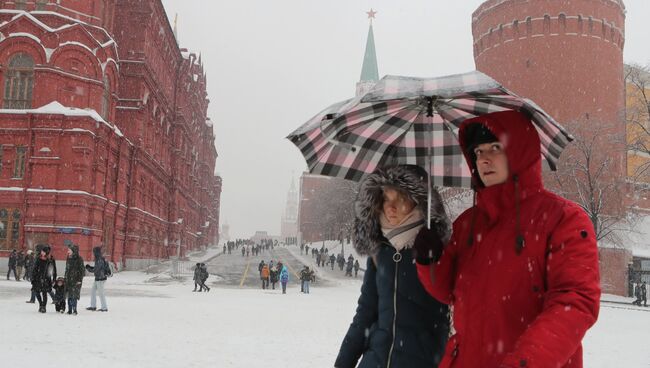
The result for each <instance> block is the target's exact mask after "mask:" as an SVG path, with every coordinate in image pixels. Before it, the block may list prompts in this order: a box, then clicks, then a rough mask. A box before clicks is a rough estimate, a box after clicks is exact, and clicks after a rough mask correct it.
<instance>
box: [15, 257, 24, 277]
mask: <svg viewBox="0 0 650 368" xmlns="http://www.w3.org/2000/svg"><path fill="white" fill-rule="evenodd" d="M24 268H25V255H24V254H23V251H22V250H20V251H18V254H16V271H17V272H18V273H17V274H16V275H17V278H16V280H18V281H20V280H22V279H23V269H24Z"/></svg>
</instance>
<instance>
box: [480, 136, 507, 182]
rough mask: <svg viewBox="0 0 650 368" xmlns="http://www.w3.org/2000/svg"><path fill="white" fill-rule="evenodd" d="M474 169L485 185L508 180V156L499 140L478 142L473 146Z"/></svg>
mask: <svg viewBox="0 0 650 368" xmlns="http://www.w3.org/2000/svg"><path fill="white" fill-rule="evenodd" d="M474 154H475V155H476V170H478V175H479V177H480V178H481V181H483V184H485V186H486V187H491V186H493V185H496V184H501V183H505V182H506V180H508V157H507V156H506V152H505V150H504V149H503V144H501V143H500V142H491V143H483V144H479V145H478V146H476V148H474Z"/></svg>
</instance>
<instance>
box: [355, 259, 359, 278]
mask: <svg viewBox="0 0 650 368" xmlns="http://www.w3.org/2000/svg"><path fill="white" fill-rule="evenodd" d="M359 267H360V266H359V260H358V259H356V260H354V277H357V274H358V273H359Z"/></svg>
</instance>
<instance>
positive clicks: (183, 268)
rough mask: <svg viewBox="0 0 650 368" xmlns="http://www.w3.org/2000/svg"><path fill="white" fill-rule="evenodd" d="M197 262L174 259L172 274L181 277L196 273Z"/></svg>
mask: <svg viewBox="0 0 650 368" xmlns="http://www.w3.org/2000/svg"><path fill="white" fill-rule="evenodd" d="M195 267H196V263H194V262H190V261H181V260H178V259H173V260H172V276H173V277H181V276H187V275H193V274H194V268H195Z"/></svg>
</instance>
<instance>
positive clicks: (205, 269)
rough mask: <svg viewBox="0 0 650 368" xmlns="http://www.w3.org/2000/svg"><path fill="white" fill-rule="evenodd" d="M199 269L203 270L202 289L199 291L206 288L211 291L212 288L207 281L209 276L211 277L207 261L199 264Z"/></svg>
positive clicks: (201, 274)
mask: <svg viewBox="0 0 650 368" xmlns="http://www.w3.org/2000/svg"><path fill="white" fill-rule="evenodd" d="M199 269H200V270H201V272H200V284H201V289H200V290H199V291H201V290H203V289H205V291H207V292H209V291H210V288H209V287H208V285H206V283H205V282H206V281H207V280H208V277H210V273H209V272H208V266H206V265H205V263H201V264H200V265H199Z"/></svg>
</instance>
